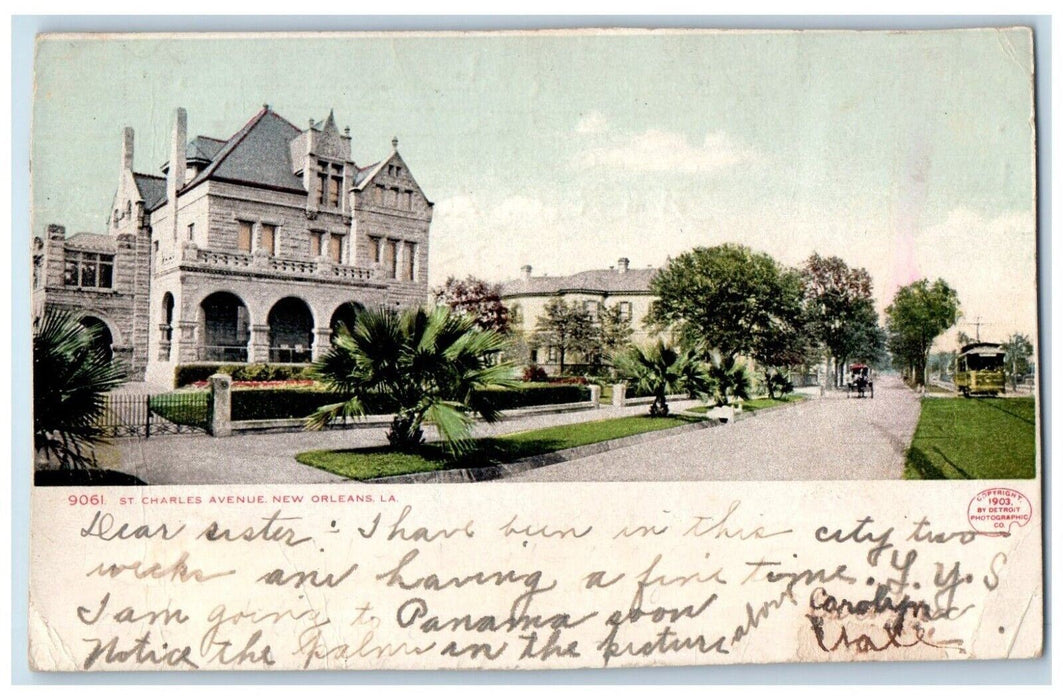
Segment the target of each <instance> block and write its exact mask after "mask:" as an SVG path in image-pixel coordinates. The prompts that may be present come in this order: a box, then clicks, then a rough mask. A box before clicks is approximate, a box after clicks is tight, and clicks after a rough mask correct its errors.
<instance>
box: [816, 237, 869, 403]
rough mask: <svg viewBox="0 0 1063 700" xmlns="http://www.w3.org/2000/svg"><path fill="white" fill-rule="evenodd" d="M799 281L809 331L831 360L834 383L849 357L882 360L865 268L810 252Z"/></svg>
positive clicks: (838, 378) (867, 360) (838, 379)
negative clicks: (801, 285)
mask: <svg viewBox="0 0 1063 700" xmlns="http://www.w3.org/2000/svg"><path fill="white" fill-rule="evenodd" d="M802 281H803V286H804V297H805V308H806V310H807V313H808V328H809V332H810V334H811V336H812V337H813V338H814V339H815V340H816V341H817V342H818V343H820V344H821V345H822V346H823V347H824V348H825V349H826V351H827V353H828V354H829V358H828V359H832V360H833V361H834V367H835V378H834V380H835V383H837V382H838V381H840V373H841V372H842V370H843V368H844V367H845V365H846V364H847V363H848V361H849V359H850V358H855V359H861V360H864V361H866V362H868V363H870V364H875V363H877V362H879V361H881V359H882V356H883V354H884V352H885V333H884V331H883V330H882V329H881V328H880V327H879V325H878V313H877V312H876V311H875V305H874V300H873V298H872V284H871V275H869V274H868V272H867V270H865V269H863V268H851V267H849V266H848V265H847V264H846V263H845V261H844V260H842V259H841V258H838V257H829V258H824V257H822V256H820V255H819V254H818V253H813V254H812V256H811V257H810V258H809V259H808V260H807V261H806V262H805V265H804V267H803V268H802Z"/></svg>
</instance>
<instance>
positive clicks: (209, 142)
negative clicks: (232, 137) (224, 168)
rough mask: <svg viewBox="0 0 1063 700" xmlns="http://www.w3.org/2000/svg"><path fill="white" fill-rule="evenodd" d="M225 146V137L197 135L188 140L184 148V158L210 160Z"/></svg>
mask: <svg viewBox="0 0 1063 700" xmlns="http://www.w3.org/2000/svg"><path fill="white" fill-rule="evenodd" d="M224 146H225V139H216V138H212V137H210V136H203V135H200V136H197V137H195V138H194V139H192V140H191V141H189V142H188V148H186V149H185V158H186V159H188V161H189V162H192V161H197V160H198V161H207V162H209V161H212V160H214V156H216V155H218V151H220V150H221V149H222V148H223V147H224Z"/></svg>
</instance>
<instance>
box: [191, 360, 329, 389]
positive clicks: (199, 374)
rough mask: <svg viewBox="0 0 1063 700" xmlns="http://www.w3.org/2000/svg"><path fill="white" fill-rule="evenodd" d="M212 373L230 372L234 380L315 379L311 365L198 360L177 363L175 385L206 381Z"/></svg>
mask: <svg viewBox="0 0 1063 700" xmlns="http://www.w3.org/2000/svg"><path fill="white" fill-rule="evenodd" d="M212 374H228V375H229V376H230V377H232V378H233V381H241V382H268V381H283V380H287V379H313V369H312V368H311V367H310V365H287V364H284V365H280V364H266V363H254V364H250V365H234V364H225V363H221V362H197V363H196V364H194V365H177V367H175V368H174V371H173V379H174V387H176V388H178V389H180V388H181V387H183V386H188V385H189V384H194V383H195V382H202V381H206V380H207V379H209V378H210V375H212Z"/></svg>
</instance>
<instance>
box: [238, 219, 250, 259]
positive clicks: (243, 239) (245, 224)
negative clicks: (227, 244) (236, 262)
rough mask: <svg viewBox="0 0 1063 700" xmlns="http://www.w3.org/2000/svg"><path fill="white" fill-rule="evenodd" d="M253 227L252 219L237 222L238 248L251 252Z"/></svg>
mask: <svg viewBox="0 0 1063 700" xmlns="http://www.w3.org/2000/svg"><path fill="white" fill-rule="evenodd" d="M251 227H252V224H251V222H250V221H238V222H237V234H236V248H237V250H242V251H244V252H245V253H250V252H251Z"/></svg>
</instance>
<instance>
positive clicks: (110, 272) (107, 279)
mask: <svg viewBox="0 0 1063 700" xmlns="http://www.w3.org/2000/svg"><path fill="white" fill-rule="evenodd" d="M96 286H97V287H102V288H103V289H110V288H111V287H113V286H114V256H113V255H101V256H100V278H99V280H98V281H97V283H96Z"/></svg>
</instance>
